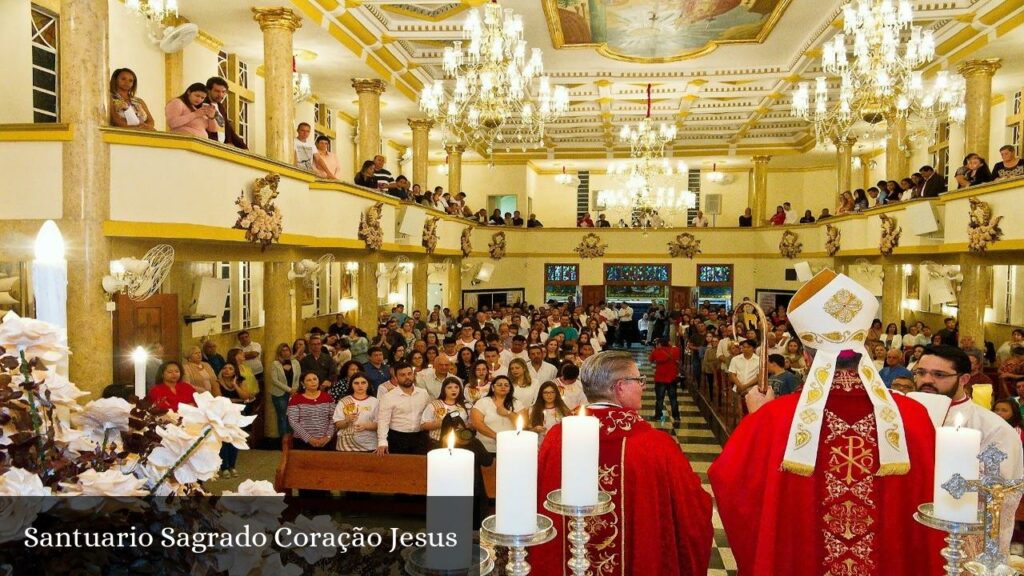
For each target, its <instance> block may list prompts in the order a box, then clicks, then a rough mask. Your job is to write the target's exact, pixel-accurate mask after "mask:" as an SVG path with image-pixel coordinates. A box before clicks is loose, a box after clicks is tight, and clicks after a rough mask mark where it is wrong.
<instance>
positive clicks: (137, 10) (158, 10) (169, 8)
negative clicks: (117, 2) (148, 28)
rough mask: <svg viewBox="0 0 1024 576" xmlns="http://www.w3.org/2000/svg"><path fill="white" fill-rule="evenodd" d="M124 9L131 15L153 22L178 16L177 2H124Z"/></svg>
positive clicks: (139, 0) (140, 0)
mask: <svg viewBox="0 0 1024 576" xmlns="http://www.w3.org/2000/svg"><path fill="white" fill-rule="evenodd" d="M124 7H125V9H126V10H128V11H129V12H131V13H133V14H137V15H139V16H142V17H144V18H147V19H149V20H153V21H155V22H162V21H163V20H164V19H165V18H167V17H170V16H174V17H177V16H178V0H125V2H124Z"/></svg>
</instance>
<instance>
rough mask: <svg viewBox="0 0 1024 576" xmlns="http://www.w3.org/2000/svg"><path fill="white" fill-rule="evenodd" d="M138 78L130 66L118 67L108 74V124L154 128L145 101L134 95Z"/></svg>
mask: <svg viewBox="0 0 1024 576" xmlns="http://www.w3.org/2000/svg"><path fill="white" fill-rule="evenodd" d="M138 88H139V79H138V77H136V76H135V72H132V70H131V68H118V69H117V70H114V73H113V74H111V75H110V124H111V126H116V127H118V128H138V129H140V130H155V128H154V127H153V115H152V114H151V113H150V112H149V107H148V106H146V102H145V101H144V100H143V99H142V98H139V97H138V96H136V95H135V92H136V91H137V90H138Z"/></svg>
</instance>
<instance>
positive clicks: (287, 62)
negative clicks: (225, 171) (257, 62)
mask: <svg viewBox="0 0 1024 576" xmlns="http://www.w3.org/2000/svg"><path fill="white" fill-rule="evenodd" d="M252 13H253V19H254V20H255V21H256V22H257V23H258V24H259V25H260V30H262V31H263V92H264V104H263V109H264V111H265V118H266V128H265V130H266V140H267V156H268V157H270V158H271V159H273V160H278V161H281V162H285V163H288V164H293V163H295V146H294V141H295V125H294V124H295V100H294V99H293V96H292V54H293V49H292V35H293V34H294V33H295V30H297V29H298V28H299V27H301V26H302V18H301V17H300V16H299V15H298V14H296V13H295V12H293V11H292V10H291V9H289V8H253V9H252Z"/></svg>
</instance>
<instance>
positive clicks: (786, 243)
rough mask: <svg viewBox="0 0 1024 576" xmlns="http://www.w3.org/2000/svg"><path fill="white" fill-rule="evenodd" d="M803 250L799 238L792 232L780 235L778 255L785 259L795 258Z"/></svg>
mask: <svg viewBox="0 0 1024 576" xmlns="http://www.w3.org/2000/svg"><path fill="white" fill-rule="evenodd" d="M803 250H804V245H803V243H802V242H800V237H799V236H798V235H797V233H796V232H793V231H792V230H786V231H785V232H783V233H782V240H780V241H779V254H782V256H783V257H785V258H796V257H797V256H799V255H800V253H801V252H803Z"/></svg>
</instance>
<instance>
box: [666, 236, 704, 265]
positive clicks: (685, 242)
mask: <svg viewBox="0 0 1024 576" xmlns="http://www.w3.org/2000/svg"><path fill="white" fill-rule="evenodd" d="M668 253H669V255H670V256H672V257H673V258H679V257H686V258H689V259H691V260H692V259H693V258H694V257H695V256H696V255H697V254H700V240H697V239H696V238H694V237H693V234H690V233H689V232H683V233H682V234H680V235H679V236H676V239H675V240H673V241H671V242H669V243H668Z"/></svg>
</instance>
